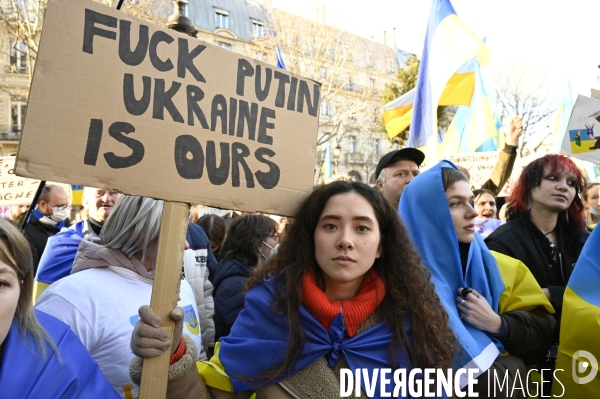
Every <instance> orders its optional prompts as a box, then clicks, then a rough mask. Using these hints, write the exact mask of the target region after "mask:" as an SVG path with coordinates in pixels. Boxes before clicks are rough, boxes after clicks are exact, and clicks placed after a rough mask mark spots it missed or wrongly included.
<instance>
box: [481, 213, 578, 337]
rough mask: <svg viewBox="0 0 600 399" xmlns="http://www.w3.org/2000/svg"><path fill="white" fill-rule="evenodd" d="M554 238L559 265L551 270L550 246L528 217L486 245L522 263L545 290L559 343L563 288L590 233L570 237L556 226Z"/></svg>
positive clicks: (509, 225) (513, 222)
mask: <svg viewBox="0 0 600 399" xmlns="http://www.w3.org/2000/svg"><path fill="white" fill-rule="evenodd" d="M556 236H557V239H558V242H559V249H560V251H559V252H560V259H561V262H559V263H560V264H559V265H554V266H551V264H552V262H551V259H552V254H551V248H550V242H549V240H548V238H547V237H546V236H544V234H543V233H542V232H541V231H540V230H539V229H538V228H537V227H536V226H535V225H534V224H533V222H532V221H531V219H530V218H529V215H528V214H524V215H521V217H519V218H516V219H513V220H511V221H509V222H508V223H506V224H504V225H502V226H500V227H498V228H497V229H496V230H495V231H494V232H493V233H492V234H490V235H489V236H488V237H487V238H486V240H485V243H486V244H487V246H488V248H489V249H490V250H491V251H497V252H500V253H502V254H505V255H508V256H510V257H512V258H515V259H518V260H520V261H521V262H523V263H524V264H525V266H527V267H528V268H529V270H530V271H531V273H532V274H533V276H534V277H535V279H536V280H537V282H538V283H539V284H540V286H541V287H542V288H548V290H549V291H550V296H551V298H552V301H551V302H552V306H553V307H554V310H555V311H556V313H555V318H556V327H555V334H554V335H555V339H556V340H557V341H558V333H559V329H560V315H561V312H562V303H563V295H564V292H565V288H566V286H567V283H568V282H569V277H571V273H572V272H573V267H575V263H576V262H577V259H578V258H579V255H580V254H581V250H582V249H583V245H584V244H585V241H586V240H587V237H588V236H589V233H587V232H583V233H571V234H569V233H568V231H567V229H566V226H564V225H563V223H562V222H559V223H558V224H557V226H556Z"/></svg>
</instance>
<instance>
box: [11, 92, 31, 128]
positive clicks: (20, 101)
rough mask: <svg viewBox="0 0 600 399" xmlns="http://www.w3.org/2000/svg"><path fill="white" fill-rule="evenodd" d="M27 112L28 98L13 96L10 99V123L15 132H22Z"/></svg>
mask: <svg viewBox="0 0 600 399" xmlns="http://www.w3.org/2000/svg"><path fill="white" fill-rule="evenodd" d="M26 112H27V99H25V98H16V97H12V98H11V100H10V123H11V125H12V131H13V132H20V131H21V126H23V121H24V120H25V113H26Z"/></svg>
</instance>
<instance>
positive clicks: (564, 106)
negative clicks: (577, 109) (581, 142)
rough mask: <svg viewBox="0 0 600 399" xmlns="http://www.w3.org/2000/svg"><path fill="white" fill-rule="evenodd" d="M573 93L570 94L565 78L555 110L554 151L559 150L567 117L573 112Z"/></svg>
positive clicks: (569, 87)
mask: <svg viewBox="0 0 600 399" xmlns="http://www.w3.org/2000/svg"><path fill="white" fill-rule="evenodd" d="M573 107H574V104H573V95H572V94H571V82H570V81H568V80H567V86H566V88H565V92H564V93H563V98H562V101H561V103H560V106H559V107H558V111H557V112H556V124H555V125H554V136H555V137H556V149H555V150H556V152H560V147H561V145H562V142H563V139H564V137H565V134H566V133H567V127H568V125H569V119H570V118H571V113H572V112H573Z"/></svg>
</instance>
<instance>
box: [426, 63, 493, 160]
mask: <svg viewBox="0 0 600 399" xmlns="http://www.w3.org/2000/svg"><path fill="white" fill-rule="evenodd" d="M476 60H477V58H473V64H474V65H473V68H474V71H475V72H474V74H475V89H474V91H473V97H472V99H471V103H470V104H469V106H467V107H459V109H458V111H457V112H456V115H454V119H453V120H452V123H451V124H450V126H449V127H448V131H447V132H446V135H445V137H444V144H443V145H442V146H440V147H441V148H438V152H440V153H442V154H456V153H458V152H463V153H464V152H475V151H478V150H479V149H480V148H481V149H482V150H485V151H496V150H497V149H498V147H497V146H496V143H495V142H494V139H495V138H496V137H497V136H498V129H497V127H496V123H495V121H494V116H493V114H492V110H491V109H490V103H489V101H488V97H487V94H486V92H485V88H484V86H483V79H482V78H481V70H480V66H479V64H478V63H477V61H476ZM484 144H485V146H484Z"/></svg>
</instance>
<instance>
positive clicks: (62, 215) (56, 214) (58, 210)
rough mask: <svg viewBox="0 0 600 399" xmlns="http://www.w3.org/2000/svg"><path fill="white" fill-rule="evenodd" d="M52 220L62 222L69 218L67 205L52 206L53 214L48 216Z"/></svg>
mask: <svg viewBox="0 0 600 399" xmlns="http://www.w3.org/2000/svg"><path fill="white" fill-rule="evenodd" d="M48 218H49V219H50V220H53V221H55V222H57V223H60V222H62V221H63V220H65V219H66V218H67V206H66V205H65V206H55V207H53V208H52V215H50V216H48Z"/></svg>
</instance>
